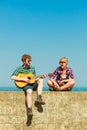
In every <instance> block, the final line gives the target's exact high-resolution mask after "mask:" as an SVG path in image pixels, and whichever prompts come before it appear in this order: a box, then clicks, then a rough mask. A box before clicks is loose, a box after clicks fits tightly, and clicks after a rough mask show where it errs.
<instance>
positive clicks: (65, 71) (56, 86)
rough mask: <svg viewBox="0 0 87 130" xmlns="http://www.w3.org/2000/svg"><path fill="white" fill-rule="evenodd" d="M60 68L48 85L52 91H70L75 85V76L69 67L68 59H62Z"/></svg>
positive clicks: (56, 70)
mask: <svg viewBox="0 0 87 130" xmlns="http://www.w3.org/2000/svg"><path fill="white" fill-rule="evenodd" d="M59 64H60V66H59V67H57V68H56V69H55V71H54V72H53V74H52V75H51V77H50V79H49V80H48V82H47V84H48V86H49V87H50V88H49V89H50V90H55V91H56V90H60V91H68V90H71V89H72V87H73V86H74V84H75V78H74V74H73V72H72V69H71V68H70V67H67V65H68V59H67V58H66V57H62V58H61V59H60V61H59Z"/></svg>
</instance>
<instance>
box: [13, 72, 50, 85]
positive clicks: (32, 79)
mask: <svg viewBox="0 0 87 130" xmlns="http://www.w3.org/2000/svg"><path fill="white" fill-rule="evenodd" d="M48 76H50V74H45V76H44V75H40V76H35V75H34V74H32V73H28V74H23V73H19V74H18V75H17V77H19V78H28V79H29V83H26V82H23V81H15V84H16V86H17V87H19V88H23V87H25V86H26V85H28V84H33V83H35V81H36V79H37V78H46V77H48Z"/></svg>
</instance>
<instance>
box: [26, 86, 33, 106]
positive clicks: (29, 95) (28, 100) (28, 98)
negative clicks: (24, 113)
mask: <svg viewBox="0 0 87 130" xmlns="http://www.w3.org/2000/svg"><path fill="white" fill-rule="evenodd" d="M26 103H27V107H28V108H30V107H31V106H32V90H31V89H28V90H27V92H26Z"/></svg>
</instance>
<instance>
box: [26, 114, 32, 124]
mask: <svg viewBox="0 0 87 130" xmlns="http://www.w3.org/2000/svg"><path fill="white" fill-rule="evenodd" d="M32 117H33V115H27V122H26V125H27V126H30V125H31V123H32V122H31V121H32Z"/></svg>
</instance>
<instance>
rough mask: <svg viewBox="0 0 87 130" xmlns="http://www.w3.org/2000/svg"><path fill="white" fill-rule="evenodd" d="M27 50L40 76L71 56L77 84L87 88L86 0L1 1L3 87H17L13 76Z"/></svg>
mask: <svg viewBox="0 0 87 130" xmlns="http://www.w3.org/2000/svg"><path fill="white" fill-rule="evenodd" d="M24 53H28V54H30V55H31V56H32V62H31V64H32V65H33V66H35V68H36V72H37V75H41V74H43V73H50V72H53V71H54V70H55V69H56V67H57V66H58V65H59V64H58V61H59V59H60V58H61V57H62V56H66V57H68V59H69V64H68V66H70V67H71V68H72V69H73V71H74V74H75V78H76V86H86V87H87V79H86V78H87V69H86V68H87V60H86V57H87V1H86V0H3V1H0V59H1V62H0V72H1V76H0V86H14V82H13V81H12V80H10V76H11V74H12V72H13V71H14V69H15V68H16V67H17V66H20V65H21V64H22V62H21V60H20V59H21V56H22V55H23V54H24ZM47 80H48V78H46V79H44V85H46V83H47Z"/></svg>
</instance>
